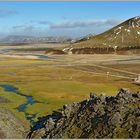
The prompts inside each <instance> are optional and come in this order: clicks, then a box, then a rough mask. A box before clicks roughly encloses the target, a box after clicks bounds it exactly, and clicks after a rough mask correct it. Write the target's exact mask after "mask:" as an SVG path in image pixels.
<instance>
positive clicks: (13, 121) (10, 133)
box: [0, 107, 26, 139]
mask: <svg viewBox="0 0 140 140" xmlns="http://www.w3.org/2000/svg"><path fill="white" fill-rule="evenodd" d="M25 136H26V134H25V128H24V127H23V125H22V123H21V122H20V121H19V120H18V119H17V118H16V117H15V116H14V114H12V113H11V112H10V111H8V110H6V109H4V108H1V107H0V139H1V138H4V139H11V138H13V139H17V138H18V139H19V138H25Z"/></svg>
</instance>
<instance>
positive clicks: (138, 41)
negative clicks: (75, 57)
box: [68, 17, 140, 53]
mask: <svg viewBox="0 0 140 140" xmlns="http://www.w3.org/2000/svg"><path fill="white" fill-rule="evenodd" d="M68 47H69V48H70V49H69V50H70V51H72V52H73V53H75V51H76V49H77V48H78V49H80V48H82V49H83V48H86V49H87V48H90V49H91V48H108V49H110V51H114V50H113V49H118V48H119V49H121V48H128V49H129V48H140V17H134V18H131V19H129V20H127V21H125V22H123V23H121V24H119V25H117V26H116V27H114V28H112V29H110V30H108V31H106V32H104V33H101V34H99V35H96V36H92V37H90V38H87V39H86V40H84V41H78V42H76V43H73V44H71V45H70V46H68ZM111 48H113V49H111ZM85 51H87V50H85ZM90 51H92V50H90ZM102 51H103V50H102Z"/></svg>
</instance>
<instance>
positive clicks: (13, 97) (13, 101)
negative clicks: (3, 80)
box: [0, 88, 29, 126]
mask: <svg viewBox="0 0 140 140" xmlns="http://www.w3.org/2000/svg"><path fill="white" fill-rule="evenodd" d="M0 96H1V97H4V98H6V99H8V100H9V102H8V103H0V106H1V107H4V108H6V109H7V110H10V111H11V112H12V113H14V114H16V117H17V118H18V119H19V120H21V121H22V122H23V124H24V125H25V126H27V125H29V123H28V122H27V120H26V119H25V115H24V113H22V112H19V111H18V110H17V109H16V108H17V107H18V106H19V105H21V104H24V103H26V98H25V97H23V96H20V95H17V94H15V93H11V92H6V91H4V90H3V89H2V88H0Z"/></svg>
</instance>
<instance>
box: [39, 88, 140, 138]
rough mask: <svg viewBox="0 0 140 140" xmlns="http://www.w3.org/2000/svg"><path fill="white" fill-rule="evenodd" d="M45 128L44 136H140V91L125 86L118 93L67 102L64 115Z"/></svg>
mask: <svg viewBox="0 0 140 140" xmlns="http://www.w3.org/2000/svg"><path fill="white" fill-rule="evenodd" d="M40 131H41V130H40ZM45 131H46V132H45V134H43V135H41V137H42V138H140V93H133V92H130V91H129V90H127V89H121V90H120V91H119V93H118V94H117V95H116V96H115V97H113V96H112V97H110V96H105V95H100V96H97V95H96V94H91V95H90V98H89V99H87V100H84V101H82V102H78V103H73V104H72V105H65V106H64V108H63V111H62V116H61V118H60V119H58V120H56V121H53V119H51V118H50V119H49V121H48V122H47V123H46V124H45ZM42 132H43V131H42ZM38 133H39V131H38Z"/></svg>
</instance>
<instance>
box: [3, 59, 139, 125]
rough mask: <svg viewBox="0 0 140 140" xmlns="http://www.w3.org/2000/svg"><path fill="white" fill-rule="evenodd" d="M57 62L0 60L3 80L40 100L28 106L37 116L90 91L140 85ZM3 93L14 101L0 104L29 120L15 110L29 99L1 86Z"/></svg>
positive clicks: (77, 99)
mask: <svg viewBox="0 0 140 140" xmlns="http://www.w3.org/2000/svg"><path fill="white" fill-rule="evenodd" d="M56 63H57V61H56ZM63 63H64V62H63ZM54 64H55V63H54V62H53V61H49V60H46V61H45V60H27V59H26V60H23V59H6V58H3V59H1V63H0V69H1V70H0V77H1V78H0V84H8V85H13V86H15V87H17V88H18V89H19V91H20V92H21V93H23V94H26V95H31V96H33V98H34V99H35V100H37V101H39V102H40V103H36V104H34V105H28V107H27V109H26V111H27V112H28V113H31V114H37V117H42V116H46V115H48V114H50V113H52V112H53V111H54V110H57V109H59V108H61V107H62V106H63V105H64V104H70V103H72V102H75V101H80V100H83V99H85V98H88V97H89V93H90V92H95V93H99V94H100V93H101V92H104V93H108V95H111V96H113V95H115V94H116V93H117V91H118V89H119V88H121V87H124V88H129V89H131V90H135V91H137V90H139V89H140V88H139V86H137V85H134V84H132V83H131V81H129V80H125V79H122V78H117V77H107V76H106V75H104V76H103V75H96V74H94V73H93V74H91V73H88V72H82V71H79V70H75V69H70V68H69V67H57V66H56V65H54ZM0 96H3V97H5V98H7V99H9V100H10V101H11V103H3V104H1V105H2V106H3V107H5V108H7V109H9V110H11V111H12V112H13V113H14V114H15V115H16V116H17V117H19V118H20V119H21V120H22V121H23V122H26V119H25V117H24V113H21V112H18V111H17V110H16V107H18V106H19V105H20V104H23V103H25V102H26V99H25V98H24V97H20V96H18V95H16V94H14V93H9V92H5V91H3V89H2V88H0ZM26 123H28V122H26Z"/></svg>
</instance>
